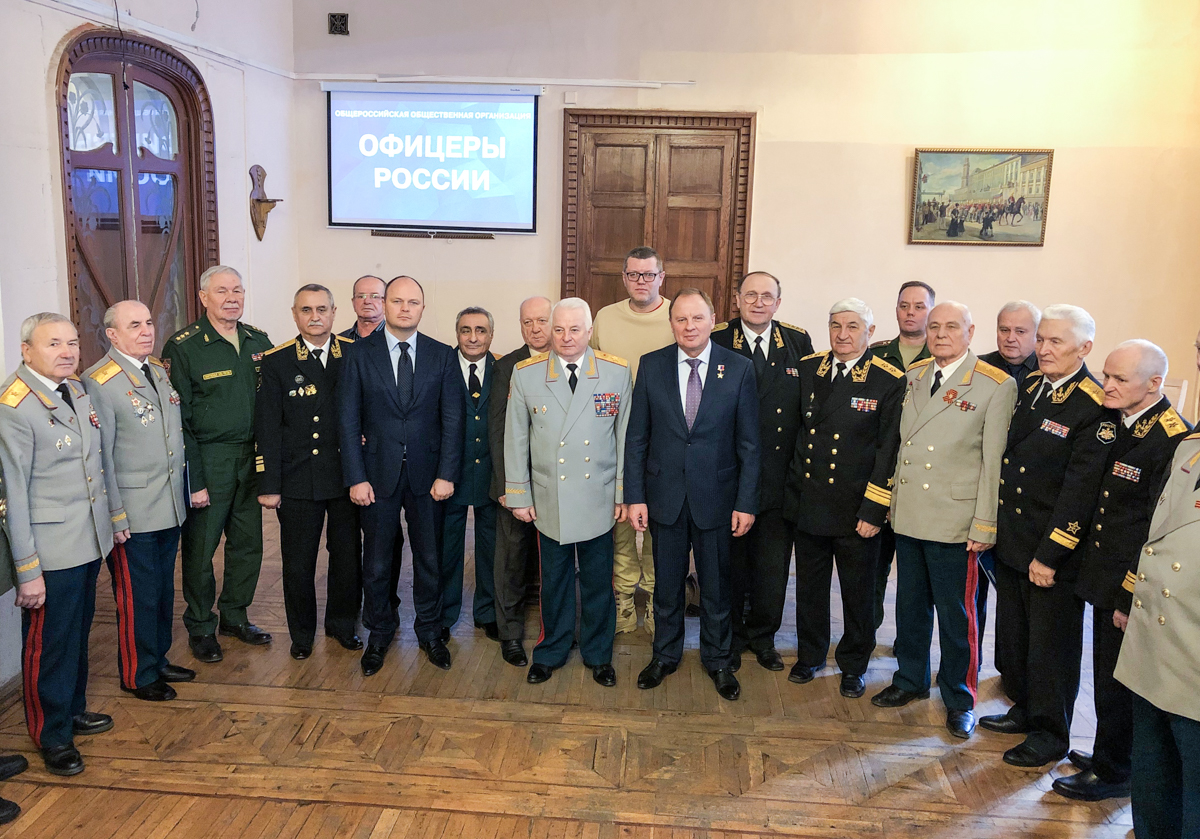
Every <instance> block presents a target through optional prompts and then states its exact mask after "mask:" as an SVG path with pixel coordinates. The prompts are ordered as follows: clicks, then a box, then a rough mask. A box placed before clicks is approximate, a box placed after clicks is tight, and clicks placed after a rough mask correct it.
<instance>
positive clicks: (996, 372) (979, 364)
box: [975, 360, 1012, 384]
mask: <svg viewBox="0 0 1200 839" xmlns="http://www.w3.org/2000/svg"><path fill="white" fill-rule="evenodd" d="M975 372H976V373H978V374H979V375H981V376H987V377H988V378H989V379H991V380H992V381H993V382H995V383H996V384H1002V383H1003V382H1004V380H1005V379H1011V378H1012V376H1010V375H1008V374H1007V373H1005V372H1004V371H1003V370H1001V369H1000V368H999V367H993V366H992V365H990V364H988V363H987V362H986V361H979V360H976V361H975Z"/></svg>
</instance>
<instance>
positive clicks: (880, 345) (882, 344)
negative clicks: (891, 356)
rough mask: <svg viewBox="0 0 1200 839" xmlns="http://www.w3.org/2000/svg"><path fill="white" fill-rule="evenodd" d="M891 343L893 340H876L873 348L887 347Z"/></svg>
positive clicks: (872, 345)
mask: <svg viewBox="0 0 1200 839" xmlns="http://www.w3.org/2000/svg"><path fill="white" fill-rule="evenodd" d="M890 343H892V342H891V341H876V342H875V343H874V344H871V349H873V350H877V349H879V348H880V347H886V346H887V345H888V344H890Z"/></svg>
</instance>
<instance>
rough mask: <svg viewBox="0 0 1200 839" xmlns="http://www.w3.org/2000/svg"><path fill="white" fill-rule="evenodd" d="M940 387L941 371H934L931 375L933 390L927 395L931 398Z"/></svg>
mask: <svg viewBox="0 0 1200 839" xmlns="http://www.w3.org/2000/svg"><path fill="white" fill-rule="evenodd" d="M941 386H942V371H941V370H935V371H934V373H933V390H931V391H929V395H930V396H933V395H934V394H935V393H937V392H938V389H939V388H941Z"/></svg>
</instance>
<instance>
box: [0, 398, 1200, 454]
mask: <svg viewBox="0 0 1200 839" xmlns="http://www.w3.org/2000/svg"><path fill="white" fill-rule="evenodd" d="M10 390H11V388H10ZM7 395H8V394H7V393H5V396H7ZM0 402H4V397H3V396H0ZM5 404H7V403H5ZM1183 440H1200V431H1193V432H1192V433H1191V434H1189V435H1188V436H1186V437H1184V438H1183ZM1183 440H1181V441H1180V442H1183Z"/></svg>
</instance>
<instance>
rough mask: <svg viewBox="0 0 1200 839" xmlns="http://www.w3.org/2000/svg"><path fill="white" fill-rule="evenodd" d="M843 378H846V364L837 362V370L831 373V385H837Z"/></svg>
mask: <svg viewBox="0 0 1200 839" xmlns="http://www.w3.org/2000/svg"><path fill="white" fill-rule="evenodd" d="M844 378H846V362H844V361H839V362H838V363H837V369H836V370H834V372H833V383H834V384H837V383H838V382H840V381H841V380H842V379H844Z"/></svg>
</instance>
